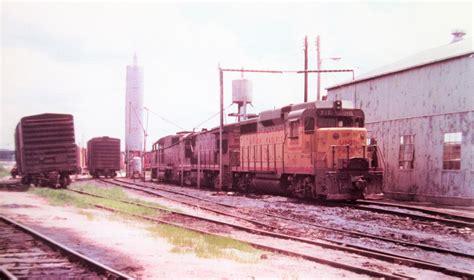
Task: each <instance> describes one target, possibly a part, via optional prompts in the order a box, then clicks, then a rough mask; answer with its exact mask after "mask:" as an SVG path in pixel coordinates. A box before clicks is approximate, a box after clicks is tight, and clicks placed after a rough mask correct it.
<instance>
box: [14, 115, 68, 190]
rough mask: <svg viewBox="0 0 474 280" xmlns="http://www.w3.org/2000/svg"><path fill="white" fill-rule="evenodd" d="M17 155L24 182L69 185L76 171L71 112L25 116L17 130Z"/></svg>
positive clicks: (42, 184)
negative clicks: (69, 113)
mask: <svg viewBox="0 0 474 280" xmlns="http://www.w3.org/2000/svg"><path fill="white" fill-rule="evenodd" d="M15 156H16V161H17V168H18V173H19V175H21V176H22V183H23V184H35V185H41V186H51V187H59V186H60V187H63V188H64V187H66V186H67V185H69V184H70V183H71V179H70V178H69V176H70V175H71V174H74V173H76V169H77V159H76V144H75V136H74V119H73V116H72V115H68V114H50V113H47V114H41V115H34V116H28V117H24V118H22V119H21V120H20V122H19V123H18V125H17V126H16V130H15Z"/></svg>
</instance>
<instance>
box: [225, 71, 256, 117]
mask: <svg viewBox="0 0 474 280" xmlns="http://www.w3.org/2000/svg"><path fill="white" fill-rule="evenodd" d="M232 103H235V104H237V106H238V111H237V115H236V114H230V116H234V117H237V121H239V122H240V121H241V120H242V121H244V120H246V119H247V117H248V114H247V105H248V104H252V82H251V81H250V80H247V79H239V80H233V81H232Z"/></svg>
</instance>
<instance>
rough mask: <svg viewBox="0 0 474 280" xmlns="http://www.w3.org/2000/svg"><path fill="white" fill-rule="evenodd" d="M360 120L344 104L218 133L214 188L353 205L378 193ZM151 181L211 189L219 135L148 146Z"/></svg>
mask: <svg viewBox="0 0 474 280" xmlns="http://www.w3.org/2000/svg"><path fill="white" fill-rule="evenodd" d="M367 143H368V141H367V130H366V129H365V128H364V113H363V111H362V110H360V109H355V108H354V106H353V105H352V103H351V102H348V101H341V100H338V101H335V102H330V101H318V102H308V103H301V104H296V105H288V106H285V107H282V108H279V109H275V110H269V111H264V112H261V113H260V114H259V117H258V118H254V119H250V120H246V121H243V122H240V123H235V124H230V125H226V126H224V130H223V139H222V149H223V151H222V154H223V159H222V165H223V169H222V170H223V174H222V180H223V182H222V186H223V188H224V189H227V190H230V189H232V190H239V191H260V192H266V193H278V194H284V195H292V196H295V197H300V198H303V197H308V198H317V199H327V200H354V199H358V198H363V197H367V196H369V195H371V194H376V193H377V194H378V193H381V192H382V181H383V180H382V178H383V171H382V170H381V169H380V168H378V163H377V149H376V147H375V146H372V145H368V144H367ZM152 152H153V153H154V155H155V156H154V158H153V160H152V164H151V168H152V179H158V180H164V181H171V182H181V183H184V184H194V183H196V181H197V179H198V174H199V176H200V177H199V179H200V182H203V184H206V185H210V186H214V187H216V186H217V185H219V184H218V178H219V161H218V156H219V128H216V129H213V130H210V131H203V132H200V133H189V132H188V133H180V134H177V135H171V136H166V137H163V138H161V139H160V140H158V141H157V142H156V143H155V144H154V145H153V150H152Z"/></svg>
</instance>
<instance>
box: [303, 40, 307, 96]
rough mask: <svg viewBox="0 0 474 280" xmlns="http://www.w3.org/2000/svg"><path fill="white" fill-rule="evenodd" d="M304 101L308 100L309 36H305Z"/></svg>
mask: <svg viewBox="0 0 474 280" xmlns="http://www.w3.org/2000/svg"><path fill="white" fill-rule="evenodd" d="M304 71H305V72H304V102H308V72H306V71H308V36H304Z"/></svg>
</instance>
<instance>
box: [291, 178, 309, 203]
mask: <svg viewBox="0 0 474 280" xmlns="http://www.w3.org/2000/svg"><path fill="white" fill-rule="evenodd" d="M305 189H306V187H305V184H304V182H303V180H302V179H301V177H295V178H294V179H293V181H292V182H291V194H292V195H293V196H294V197H298V198H304V197H305V195H306V190H305Z"/></svg>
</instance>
